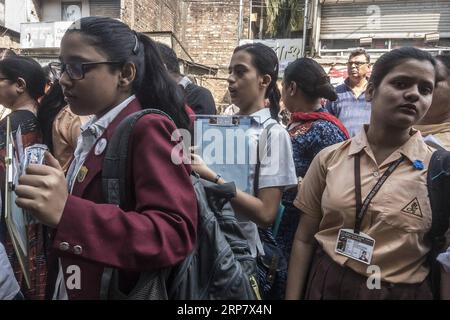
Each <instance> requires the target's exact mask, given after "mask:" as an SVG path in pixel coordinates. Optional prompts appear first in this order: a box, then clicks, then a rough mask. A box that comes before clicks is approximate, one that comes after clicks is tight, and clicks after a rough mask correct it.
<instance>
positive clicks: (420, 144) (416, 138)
mask: <svg viewBox="0 0 450 320" xmlns="http://www.w3.org/2000/svg"><path fill="white" fill-rule="evenodd" d="M368 128H369V125H367V124H366V125H364V127H363V129H362V130H361V131H360V132H359V133H358V134H357V135H356V136H355V137H353V138H352V139H351V142H350V148H349V152H348V154H349V155H354V154H357V153H359V152H360V151H361V150H363V149H365V148H367V149H368V150H371V149H370V145H369V141H368V140H367V134H366V132H367V129H368ZM428 149H429V148H428V146H427V145H426V144H425V142H424V141H423V138H422V135H421V134H420V131H417V130H415V129H412V128H411V136H410V138H409V139H408V141H406V142H405V143H404V144H403V145H402V146H401V147H400V148H398V149H397V150H395V151H394V154H395V153H397V154H398V155H399V156H400V154H403V155H404V156H405V157H406V158H408V160H409V161H411V162H414V161H415V160H420V161H422V162H423V161H425V159H426V157H427V155H428ZM395 158H398V157H395Z"/></svg>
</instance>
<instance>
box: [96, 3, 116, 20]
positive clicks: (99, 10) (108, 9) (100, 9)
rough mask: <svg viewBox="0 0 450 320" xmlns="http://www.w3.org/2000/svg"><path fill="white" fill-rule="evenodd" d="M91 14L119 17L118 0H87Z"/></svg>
mask: <svg viewBox="0 0 450 320" xmlns="http://www.w3.org/2000/svg"><path fill="white" fill-rule="evenodd" d="M89 7H90V12H91V16H103V17H110V18H120V0H91V1H89Z"/></svg>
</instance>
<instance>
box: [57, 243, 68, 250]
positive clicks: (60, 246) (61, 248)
mask: <svg viewBox="0 0 450 320" xmlns="http://www.w3.org/2000/svg"><path fill="white" fill-rule="evenodd" d="M69 248H70V245H69V243H68V242H61V243H60V244H59V249H60V250H62V251H67V250H69Z"/></svg>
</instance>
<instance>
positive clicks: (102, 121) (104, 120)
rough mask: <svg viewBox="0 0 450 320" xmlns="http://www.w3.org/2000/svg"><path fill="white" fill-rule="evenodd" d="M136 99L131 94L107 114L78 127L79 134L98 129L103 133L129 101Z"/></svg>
mask: <svg viewBox="0 0 450 320" xmlns="http://www.w3.org/2000/svg"><path fill="white" fill-rule="evenodd" d="M134 99H136V96H135V95H134V94H133V95H132V96H130V97H128V98H127V99H125V100H124V101H122V102H121V103H119V104H118V105H117V106H115V107H114V108H112V109H111V110H109V111H108V112H107V113H105V114H104V115H103V116H102V117H101V118H97V117H96V116H94V117H93V118H92V119H91V120H89V121H88V122H86V123H85V124H84V125H82V126H81V127H80V130H81V132H82V133H83V132H84V131H86V130H88V129H92V130H93V131H96V129H95V128H99V129H100V130H101V131H104V130H105V129H106V128H107V127H108V125H109V124H110V123H111V122H112V121H113V120H114V118H115V117H116V116H117V115H118V114H119V113H120V112H121V111H122V110H123V109H125V108H126V107H127V106H128V105H129V104H130V102H131V101H133V100H134Z"/></svg>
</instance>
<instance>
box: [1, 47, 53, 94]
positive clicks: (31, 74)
mask: <svg viewBox="0 0 450 320" xmlns="http://www.w3.org/2000/svg"><path fill="white" fill-rule="evenodd" d="M0 72H2V73H3V74H4V76H5V77H6V78H8V79H9V80H11V81H17V79H19V78H22V79H24V80H25V82H26V86H27V87H26V91H27V92H28V94H29V95H30V97H32V98H33V99H34V100H38V98H40V97H42V96H43V95H44V93H45V84H46V83H47V79H46V76H45V73H44V70H42V67H41V65H40V64H39V63H38V62H37V61H36V60H34V59H32V58H30V57H24V56H10V57H8V58H5V59H3V60H0Z"/></svg>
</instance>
